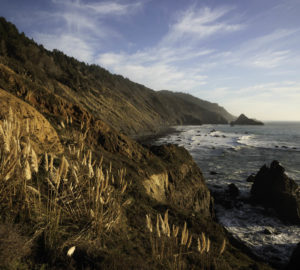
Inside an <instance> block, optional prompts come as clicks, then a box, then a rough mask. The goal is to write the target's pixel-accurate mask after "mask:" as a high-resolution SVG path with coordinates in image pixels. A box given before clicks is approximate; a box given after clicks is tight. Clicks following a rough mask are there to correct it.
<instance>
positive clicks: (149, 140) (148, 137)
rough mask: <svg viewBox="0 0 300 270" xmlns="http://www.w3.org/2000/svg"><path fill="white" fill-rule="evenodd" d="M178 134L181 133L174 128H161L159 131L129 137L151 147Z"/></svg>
mask: <svg viewBox="0 0 300 270" xmlns="http://www.w3.org/2000/svg"><path fill="white" fill-rule="evenodd" d="M176 133H180V131H177V130H176V128H175V127H174V126H167V127H160V128H159V129H158V130H156V131H153V132H151V131H149V132H144V133H140V134H137V135H129V137H130V138H131V139H133V140H135V141H137V142H138V143H140V144H142V145H151V144H153V143H154V142H155V141H156V140H157V139H159V138H161V137H165V136H167V135H170V134H176Z"/></svg>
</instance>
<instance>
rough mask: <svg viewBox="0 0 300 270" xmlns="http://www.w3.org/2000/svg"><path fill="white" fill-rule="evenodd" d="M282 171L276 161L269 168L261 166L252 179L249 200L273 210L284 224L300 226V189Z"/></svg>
mask: <svg viewBox="0 0 300 270" xmlns="http://www.w3.org/2000/svg"><path fill="white" fill-rule="evenodd" d="M284 171H285V169H284V168H283V167H282V166H281V165H280V164H279V162H278V161H276V160H274V161H273V162H272V163H271V166H270V167H267V166H266V165H264V166H262V167H261V169H260V170H259V172H258V173H257V174H256V175H255V178H254V183H253V185H252V188H251V200H252V201H253V202H254V203H257V204H261V205H263V206H264V207H267V208H273V209H274V210H275V211H276V213H277V215H278V217H279V218H280V219H281V220H283V221H284V222H290V223H293V224H300V193H299V191H300V189H299V187H298V185H297V183H296V182H295V181H294V180H293V179H291V178H289V177H288V176H287V175H286V173H285V172H284Z"/></svg>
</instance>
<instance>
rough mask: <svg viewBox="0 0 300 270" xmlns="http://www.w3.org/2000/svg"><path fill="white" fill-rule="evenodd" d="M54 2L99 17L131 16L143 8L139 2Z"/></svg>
mask: <svg viewBox="0 0 300 270" xmlns="http://www.w3.org/2000/svg"><path fill="white" fill-rule="evenodd" d="M52 2H53V3H54V4H57V5H61V6H64V7H65V8H66V9H67V10H69V11H70V10H71V11H75V10H76V11H79V12H81V13H85V14H86V13H90V14H91V13H92V14H93V15H99V16H106V15H109V16H111V15H126V14H131V13H133V12H135V11H136V10H137V9H138V8H140V7H141V6H142V4H141V3H139V2H136V3H132V4H120V3H118V2H113V1H107V2H96V3H95V2H94V3H84V2H82V1H80V0H74V1H72V0H52Z"/></svg>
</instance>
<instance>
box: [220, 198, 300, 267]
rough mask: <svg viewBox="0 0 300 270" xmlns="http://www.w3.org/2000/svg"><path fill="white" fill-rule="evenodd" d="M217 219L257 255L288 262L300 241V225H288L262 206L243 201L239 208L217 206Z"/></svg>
mask: <svg viewBox="0 0 300 270" xmlns="http://www.w3.org/2000/svg"><path fill="white" fill-rule="evenodd" d="M216 210H217V216H218V219H219V221H220V223H221V224H222V225H223V226H224V227H225V228H226V229H227V230H228V231H229V232H230V233H232V234H233V235H234V236H235V237H236V238H238V239H240V240H241V241H242V242H244V243H245V244H246V245H247V246H248V247H249V248H251V250H253V251H254V253H256V254H257V255H258V256H260V257H263V258H264V259H267V260H274V258H277V259H278V260H279V261H281V263H287V262H288V260H289V258H290V256H291V253H292V251H293V248H295V247H296V245H297V243H299V242H300V226H287V225H285V224H283V223H282V222H281V221H280V220H279V219H277V218H275V217H269V216H266V215H265V214H264V211H263V208H260V207H253V206H250V205H247V204H243V205H242V206H241V208H239V209H237V208H232V209H229V210H228V209H226V210H225V209H224V208H223V207H222V206H217V207H216Z"/></svg>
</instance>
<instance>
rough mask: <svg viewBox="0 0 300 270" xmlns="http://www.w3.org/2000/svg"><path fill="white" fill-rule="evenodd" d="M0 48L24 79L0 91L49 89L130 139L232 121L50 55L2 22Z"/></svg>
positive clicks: (215, 110)
mask: <svg viewBox="0 0 300 270" xmlns="http://www.w3.org/2000/svg"><path fill="white" fill-rule="evenodd" d="M0 44H1V46H0V63H2V64H3V65H4V66H6V67H8V68H9V69H11V70H12V71H13V72H14V73H16V74H18V75H20V77H19V80H18V85H17V84H16V82H15V81H14V80H13V79H11V80H9V75H7V74H2V76H1V77H0V87H2V88H4V89H6V90H7V91H10V92H12V93H14V94H17V91H18V92H19V96H20V97H21V98H24V97H26V96H27V95H28V93H29V92H35V93H38V92H40V91H42V92H43V91H44V90H43V88H47V90H48V91H50V92H51V93H52V94H55V95H58V96H61V97H64V98H65V99H66V100H67V101H68V102H70V103H80V104H81V105H82V107H83V108H85V109H86V110H87V111H89V112H90V113H92V114H93V115H95V117H97V118H98V119H101V120H103V121H106V122H107V123H109V124H110V125H111V126H112V127H114V128H115V129H116V130H118V131H122V132H125V133H126V134H137V133H141V132H145V131H155V130H157V129H158V128H159V127H161V126H169V125H179V124H201V123H222V124H223V123H227V122H228V121H231V120H232V116H231V115H230V114H229V113H228V112H226V111H225V110H224V109H223V108H221V107H219V106H218V105H217V104H213V103H210V102H207V101H202V100H200V99H197V98H193V99H192V98H191V97H190V96H187V95H186V96H185V95H182V94H176V93H172V92H155V91H153V90H151V89H149V88H147V87H145V86H143V85H140V84H137V83H134V82H132V81H130V80H129V79H127V78H124V77H122V76H120V75H113V74H111V73H110V72H108V71H107V70H105V69H103V68H101V67H99V66H96V65H87V64H85V63H82V62H79V61H77V60H76V59H74V58H72V57H68V56H66V55H64V54H63V53H62V52H59V51H57V50H54V51H52V52H50V51H47V50H46V49H44V48H43V46H41V45H37V44H36V43H35V42H34V41H33V40H30V39H28V38H27V37H26V36H25V35H24V34H20V33H19V32H18V30H17V29H16V28H15V26H14V25H12V24H10V23H8V22H6V21H5V19H4V18H1V19H0ZM4 72H5V69H3V67H2V73H4ZM20 88H22V89H20ZM17 89H18V90H17ZM111 108H114V109H113V110H111Z"/></svg>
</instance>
